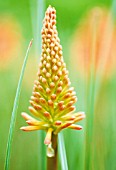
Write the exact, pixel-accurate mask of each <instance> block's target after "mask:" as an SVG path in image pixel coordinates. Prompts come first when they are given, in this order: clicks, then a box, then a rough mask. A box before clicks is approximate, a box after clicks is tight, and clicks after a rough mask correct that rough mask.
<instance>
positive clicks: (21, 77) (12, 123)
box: [5, 40, 32, 170]
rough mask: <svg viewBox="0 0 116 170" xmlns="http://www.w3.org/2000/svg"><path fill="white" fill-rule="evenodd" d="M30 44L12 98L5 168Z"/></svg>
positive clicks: (7, 164) (9, 152)
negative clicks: (12, 104)
mask: <svg viewBox="0 0 116 170" xmlns="http://www.w3.org/2000/svg"><path fill="white" fill-rule="evenodd" d="M31 45H32V40H31V41H30V43H29V46H28V48H27V51H26V55H25V58H24V62H23V66H22V70H21V74H20V78H19V82H18V86H17V91H16V96H15V100H14V106H13V110H12V116H11V122H10V128H9V135H8V141H7V149H6V159H5V170H8V169H9V164H10V155H11V147H12V140H13V133H14V128H15V121H16V116H17V109H18V104H19V98H20V92H21V85H22V80H23V76H24V71H25V67H26V63H27V59H28V54H29V50H30V47H31Z"/></svg>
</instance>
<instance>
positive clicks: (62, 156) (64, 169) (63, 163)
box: [58, 132, 68, 170]
mask: <svg viewBox="0 0 116 170" xmlns="http://www.w3.org/2000/svg"><path fill="white" fill-rule="evenodd" d="M58 143H59V147H58V148H59V155H60V161H61V167H62V170H68V164H67V158H66V151H65V145H64V139H63V134H62V132H61V133H59V135H58Z"/></svg>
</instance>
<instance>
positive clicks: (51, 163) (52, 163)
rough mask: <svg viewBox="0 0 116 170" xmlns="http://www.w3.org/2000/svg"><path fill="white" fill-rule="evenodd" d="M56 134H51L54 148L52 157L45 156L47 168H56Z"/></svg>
mask: <svg viewBox="0 0 116 170" xmlns="http://www.w3.org/2000/svg"><path fill="white" fill-rule="evenodd" d="M57 139H58V136H57V135H54V134H53V135H52V141H51V142H52V148H53V149H54V152H55V155H54V157H47V170H57V169H58V141H57Z"/></svg>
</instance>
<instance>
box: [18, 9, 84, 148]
mask: <svg viewBox="0 0 116 170" xmlns="http://www.w3.org/2000/svg"><path fill="white" fill-rule="evenodd" d="M41 34H42V54H41V61H40V65H39V71H38V74H37V76H38V79H37V80H36V81H35V82H34V88H33V95H32V96H31V100H30V104H31V106H30V107H29V110H30V112H31V114H32V115H33V116H34V118H33V117H31V116H30V115H28V114H27V113H22V116H23V118H24V119H25V120H26V122H27V123H28V125H29V126H24V127H21V129H22V130H24V131H33V130H45V131H46V132H47V134H46V137H45V141H44V143H45V144H46V145H49V144H50V143H51V138H52V134H53V133H54V134H58V133H59V132H60V131H61V130H63V129H64V128H70V129H76V130H80V129H82V127H81V126H80V125H77V124H75V123H76V122H78V121H80V120H82V119H83V118H84V117H85V115H84V113H83V112H78V113H73V112H74V111H75V106H74V103H75V102H76V101H77V97H76V93H75V91H74V88H73V87H71V83H70V80H69V78H68V71H67V69H66V64H65V62H64V60H63V56H62V46H61V45H60V39H59V38H58V32H57V29H56V10H55V9H54V8H52V7H51V6H49V7H48V9H47V11H46V13H45V18H44V21H43V28H42V32H41Z"/></svg>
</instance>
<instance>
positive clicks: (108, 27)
mask: <svg viewBox="0 0 116 170" xmlns="http://www.w3.org/2000/svg"><path fill="white" fill-rule="evenodd" d="M72 41H73V42H72V48H71V54H72V56H73V59H72V61H73V65H74V68H75V69H76V71H78V72H79V73H82V74H86V76H87V77H88V76H90V74H91V73H90V72H91V68H92V67H93V65H94V72H95V75H98V76H102V77H103V78H108V77H109V76H111V74H112V73H113V72H114V71H115V68H116V64H115V63H116V62H115V56H116V50H115V49H116V43H115V42H116V27H115V22H114V18H113V15H112V12H111V11H108V10H106V9H104V8H100V7H95V8H93V9H92V10H91V11H89V13H88V15H87V16H86V19H85V20H84V21H83V22H81V23H80V26H79V27H78V28H77V30H76V32H75V34H74V39H73V40H72ZM93 58H94V59H93Z"/></svg>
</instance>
